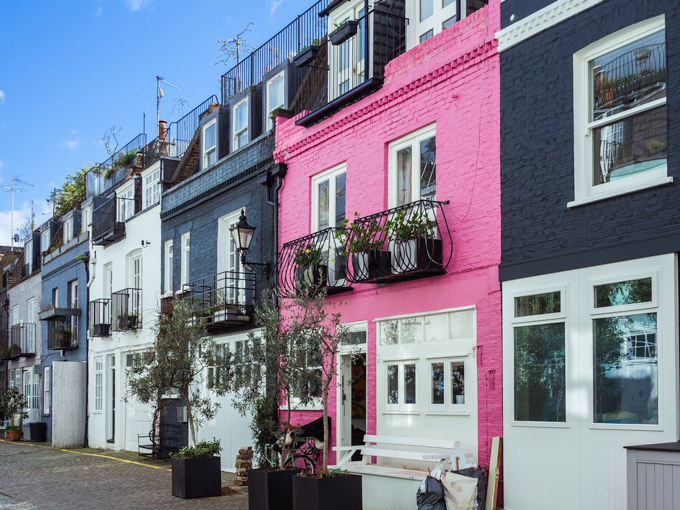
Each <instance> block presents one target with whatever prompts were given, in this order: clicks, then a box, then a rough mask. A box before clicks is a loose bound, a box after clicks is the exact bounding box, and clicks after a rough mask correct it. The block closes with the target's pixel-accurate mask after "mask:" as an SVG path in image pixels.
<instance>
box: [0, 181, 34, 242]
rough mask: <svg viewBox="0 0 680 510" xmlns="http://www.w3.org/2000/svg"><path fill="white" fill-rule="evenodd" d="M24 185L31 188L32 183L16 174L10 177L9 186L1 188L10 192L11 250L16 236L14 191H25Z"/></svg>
mask: <svg viewBox="0 0 680 510" xmlns="http://www.w3.org/2000/svg"><path fill="white" fill-rule="evenodd" d="M24 186H29V187H31V188H32V187H33V184H31V183H30V182H26V181H22V180H21V179H19V178H18V177H16V176H14V177H12V180H11V184H10V185H9V186H2V188H3V189H4V190H5V191H9V192H10V193H12V212H11V213H10V227H9V228H10V230H9V234H10V244H11V248H12V250H14V240H15V238H16V237H17V236H16V235H15V234H14V193H21V192H22V191H26V190H25V189H24Z"/></svg>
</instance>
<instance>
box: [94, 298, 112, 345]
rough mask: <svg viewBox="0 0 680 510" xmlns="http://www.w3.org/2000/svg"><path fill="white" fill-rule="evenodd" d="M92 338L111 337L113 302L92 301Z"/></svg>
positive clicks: (108, 300) (101, 299)
mask: <svg viewBox="0 0 680 510" xmlns="http://www.w3.org/2000/svg"><path fill="white" fill-rule="evenodd" d="M89 320H90V336H92V337H95V336H110V335H111V300H110V299H107V298H99V299H95V300H93V301H90V313H89Z"/></svg>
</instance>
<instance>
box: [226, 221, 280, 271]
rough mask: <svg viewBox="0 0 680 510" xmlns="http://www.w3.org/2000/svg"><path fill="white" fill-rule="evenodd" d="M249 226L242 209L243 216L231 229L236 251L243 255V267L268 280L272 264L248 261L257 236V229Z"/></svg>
mask: <svg viewBox="0 0 680 510" xmlns="http://www.w3.org/2000/svg"><path fill="white" fill-rule="evenodd" d="M256 228H257V227H253V226H252V225H249V224H248V220H247V218H246V213H245V211H244V210H243V209H241V216H240V217H239V219H238V223H237V224H236V225H234V226H233V227H230V228H229V230H230V231H231V235H232V237H233V238H234V243H235V244H236V249H237V250H238V251H239V252H240V253H241V265H242V266H243V267H245V268H246V269H248V270H249V271H253V272H254V273H257V274H261V275H263V276H264V277H266V278H269V273H270V268H271V266H270V264H269V263H268V262H267V263H261V262H249V261H247V260H246V252H247V251H248V249H249V248H250V243H251V242H252V241H253V234H255V229H256Z"/></svg>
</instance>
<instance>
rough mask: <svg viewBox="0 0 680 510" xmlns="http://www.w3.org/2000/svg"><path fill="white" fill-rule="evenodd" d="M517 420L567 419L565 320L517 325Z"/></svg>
mask: <svg viewBox="0 0 680 510" xmlns="http://www.w3.org/2000/svg"><path fill="white" fill-rule="evenodd" d="M514 341H515V420H517V421H546V422H563V421H565V409H566V408H565V401H566V396H565V371H564V358H565V346H564V323H557V324H542V325H536V326H523V327H517V328H515V331H514Z"/></svg>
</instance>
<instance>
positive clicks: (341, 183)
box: [335, 172, 347, 227]
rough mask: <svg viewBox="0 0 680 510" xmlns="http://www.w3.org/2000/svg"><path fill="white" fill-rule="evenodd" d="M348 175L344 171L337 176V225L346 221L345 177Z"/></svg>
mask: <svg viewBox="0 0 680 510" xmlns="http://www.w3.org/2000/svg"><path fill="white" fill-rule="evenodd" d="M346 178H347V175H346V174H345V173H344V172H343V173H341V174H340V175H336V176H335V226H336V227H337V226H338V225H341V224H342V222H343V221H345V179H346Z"/></svg>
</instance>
